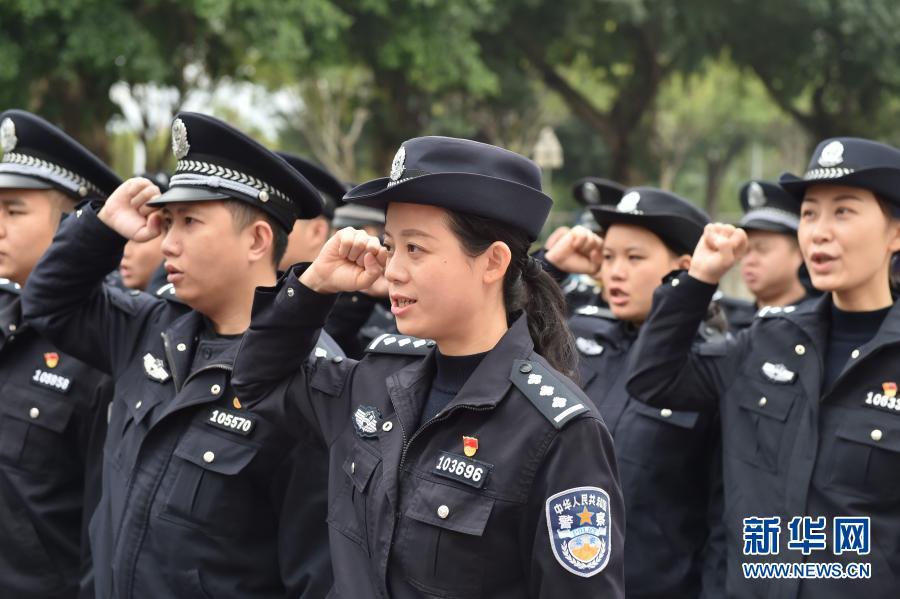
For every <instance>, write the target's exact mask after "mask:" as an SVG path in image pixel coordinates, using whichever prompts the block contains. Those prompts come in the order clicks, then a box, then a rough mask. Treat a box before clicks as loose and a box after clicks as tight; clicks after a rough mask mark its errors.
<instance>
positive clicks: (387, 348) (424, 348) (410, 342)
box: [366, 333, 435, 356]
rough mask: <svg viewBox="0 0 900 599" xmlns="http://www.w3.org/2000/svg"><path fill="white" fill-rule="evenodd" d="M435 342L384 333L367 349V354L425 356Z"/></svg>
mask: <svg viewBox="0 0 900 599" xmlns="http://www.w3.org/2000/svg"><path fill="white" fill-rule="evenodd" d="M434 346H435V342H434V341H432V340H431V339H419V338H418V337H410V336H408V335H393V334H391V333H384V334H383V335H379V336H378V337H376V338H375V339H374V340H373V341H372V342H371V343H370V344H369V345H368V347H366V353H367V354H393V355H397V356H424V355H425V354H427V353H428V352H429V351H430V350H431V348H433V347H434Z"/></svg>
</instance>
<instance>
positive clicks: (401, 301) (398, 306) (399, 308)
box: [391, 295, 418, 316]
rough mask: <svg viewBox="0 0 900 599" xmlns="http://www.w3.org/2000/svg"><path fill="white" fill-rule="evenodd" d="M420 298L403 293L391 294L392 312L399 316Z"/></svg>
mask: <svg viewBox="0 0 900 599" xmlns="http://www.w3.org/2000/svg"><path fill="white" fill-rule="evenodd" d="M417 301H418V300H414V299H412V298H411V297H406V296H403V295H391V312H392V313H393V314H394V316H399V315H401V314H403V313H404V312H406V311H407V310H408V309H409V308H410V307H412V306H413V305H415V304H416V302H417Z"/></svg>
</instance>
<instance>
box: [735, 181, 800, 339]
mask: <svg viewBox="0 0 900 599" xmlns="http://www.w3.org/2000/svg"><path fill="white" fill-rule="evenodd" d="M740 198H741V208H743V210H744V216H743V217H742V218H741V221H740V223H738V226H739V227H740V228H742V229H743V230H745V231H746V232H747V238H748V240H749V245H748V247H747V254H746V255H745V256H744V257H743V258H742V259H741V278H742V279H743V280H744V284H745V285H746V286H747V289H749V290H750V292H751V293H752V294H753V296H754V298H755V301H753V302H748V301H744V300H735V299H732V298H725V297H723V298H722V299H721V300H720V303H721V304H722V306H723V307H724V308H725V310H726V314H727V316H728V324H729V325H730V326H731V329H732V330H733V331H737V330H740V329H744V328H747V327H748V326H750V324H752V322H753V317H754V316H755V315H756V312H757V311H758V310H759V309H760V308H762V307H764V306H782V307H783V306H790V305H796V304H799V303H800V302H802V301H804V300H806V299H807V296H808V295H810V294H809V293H808V292H807V290H806V288H805V287H804V285H803V283H802V282H801V280H800V272H801V270H805V269H804V268H803V256H801V255H800V246H799V245H798V244H797V225H798V224H799V222H800V212H799V210H800V206H799V205H798V204H797V201H796V200H795V199H794V198H793V197H792V196H791V195H790V194H789V193H788V192H786V191H785V190H784V189H782V188H781V187H780V186H779V185H778V184H776V183H770V182H768V181H748V182H747V183H745V184H744V185H743V187H741V191H740Z"/></svg>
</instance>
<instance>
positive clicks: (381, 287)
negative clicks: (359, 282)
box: [362, 275, 389, 298]
mask: <svg viewBox="0 0 900 599" xmlns="http://www.w3.org/2000/svg"><path fill="white" fill-rule="evenodd" d="M362 292H363V293H365V294H366V295H368V296H370V297H374V298H386V297H387V296H388V295H389V291H388V281H387V277H385V276H384V275H381V276H380V277H378V278H377V279H376V280H375V283H374V284H372V286H371V287H369V288H368V289H363V290H362Z"/></svg>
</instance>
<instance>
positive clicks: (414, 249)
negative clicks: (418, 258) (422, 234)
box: [406, 243, 422, 254]
mask: <svg viewBox="0 0 900 599" xmlns="http://www.w3.org/2000/svg"><path fill="white" fill-rule="evenodd" d="M406 251H407V253H410V254H418V253H420V252H421V251H422V248H420V247H419V246H417V245H413V244H411V243H407V244H406Z"/></svg>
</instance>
